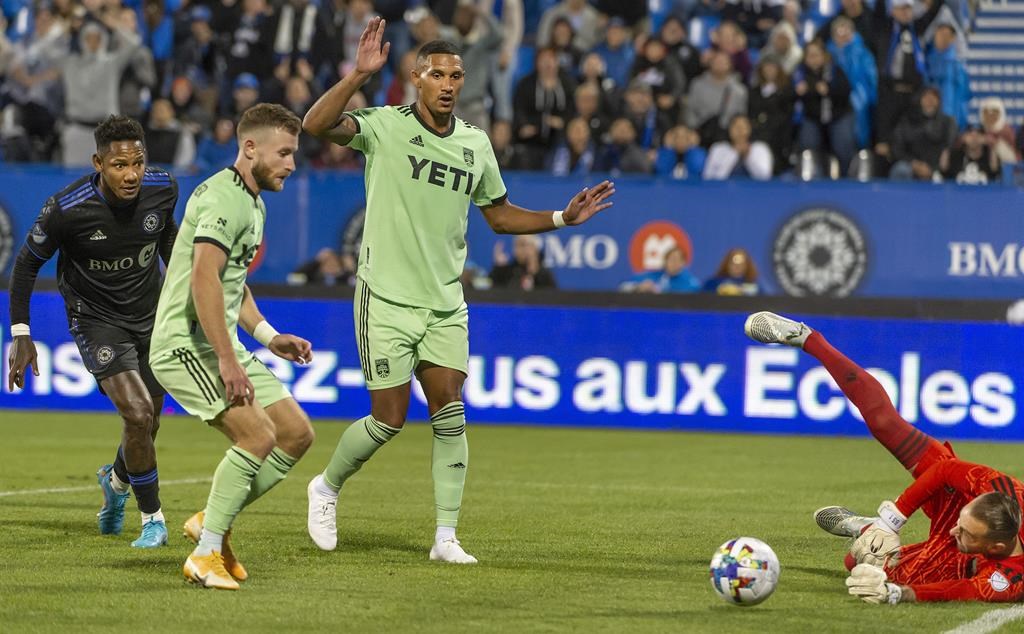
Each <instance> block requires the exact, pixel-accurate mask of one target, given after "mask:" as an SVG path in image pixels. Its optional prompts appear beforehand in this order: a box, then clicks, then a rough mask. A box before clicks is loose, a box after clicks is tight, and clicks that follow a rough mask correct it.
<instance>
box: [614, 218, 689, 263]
mask: <svg viewBox="0 0 1024 634" xmlns="http://www.w3.org/2000/svg"><path fill="white" fill-rule="evenodd" d="M676 247H678V248H679V250H680V251H682V252H683V259H684V260H685V261H686V263H687V264H689V263H690V262H693V244H692V243H691V242H690V236H689V235H688V234H687V233H686V231H684V230H683V228H682V227H680V226H679V225H677V224H676V223H674V222H669V221H667V220H656V221H654V222H648V223H647V224H645V225H644V226H642V227H640V228H639V229H637V230H636V233H634V234H633V237H632V238H630V240H629V265H630V267H631V268H632V269H633V272H634V273H642V272H644V271H656V270H658V269H660V268H661V267H663V266H664V265H665V254H667V253H668V252H669V251H671V250H672V249H674V248H676Z"/></svg>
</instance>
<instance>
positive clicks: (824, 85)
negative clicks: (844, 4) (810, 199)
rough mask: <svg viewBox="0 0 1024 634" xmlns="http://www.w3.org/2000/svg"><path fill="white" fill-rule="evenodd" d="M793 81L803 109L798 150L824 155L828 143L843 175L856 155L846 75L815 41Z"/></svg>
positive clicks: (819, 43) (805, 52)
mask: <svg viewBox="0 0 1024 634" xmlns="http://www.w3.org/2000/svg"><path fill="white" fill-rule="evenodd" d="M794 81H796V88H795V90H796V95H797V99H798V100H799V102H800V104H801V105H802V106H803V121H802V122H801V124H800V131H799V133H798V136H799V146H800V150H801V151H803V150H812V151H814V152H816V153H818V152H823V151H824V150H825V148H826V143H827V147H828V149H829V150H830V151H831V153H832V154H834V155H835V157H836V158H837V159H838V160H839V170H840V173H841V174H846V173H847V172H848V170H849V168H850V160H851V159H852V158H853V155H854V154H855V153H856V151H857V140H856V136H855V131H854V117H853V109H852V108H851V107H850V82H849V80H847V79H846V73H844V72H843V69H841V68H839V67H838V66H836V65H835V64H833V63H832V59H831V57H830V56H829V54H828V52H827V51H825V47H824V45H823V44H822V43H821V42H820V41H817V40H816V41H814V42H811V43H810V44H808V45H807V49H806V50H805V51H804V63H803V64H802V65H801V66H800V70H799V71H798V73H797V75H796V77H794ZM823 171H825V170H823Z"/></svg>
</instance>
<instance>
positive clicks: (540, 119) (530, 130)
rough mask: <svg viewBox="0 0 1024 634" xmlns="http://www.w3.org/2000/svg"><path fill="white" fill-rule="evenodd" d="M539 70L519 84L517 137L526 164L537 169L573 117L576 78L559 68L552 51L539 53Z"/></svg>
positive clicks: (516, 111) (545, 49) (544, 50)
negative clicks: (573, 78) (570, 117)
mask: <svg viewBox="0 0 1024 634" xmlns="http://www.w3.org/2000/svg"><path fill="white" fill-rule="evenodd" d="M535 64H536V70H535V71H534V72H532V73H530V74H529V75H527V76H526V77H524V78H523V79H521V80H520V81H519V85H518V86H516V97H515V119H514V122H513V127H514V128H515V137H516V140H517V142H518V143H520V144H521V145H522V146H523V149H524V152H525V154H526V156H525V157H524V158H525V159H526V160H525V163H526V165H528V166H531V167H533V169H539V168H540V167H541V166H542V165H543V164H544V154H545V153H546V152H547V151H548V150H549V149H551V148H552V147H554V145H555V143H556V142H557V141H558V137H559V134H561V132H562V130H563V129H564V128H565V123H566V120H567V119H568V117H569V115H570V114H572V102H571V101H570V100H571V99H572V95H573V91H574V90H575V88H576V86H575V85H574V84H573V81H572V79H570V78H569V76H568V75H567V74H566V73H565V72H564V71H562V70H561V69H560V68H559V67H558V61H557V58H556V56H555V52H554V51H553V50H552V49H550V48H544V49H540V50H539V51H537V57H536V60H535Z"/></svg>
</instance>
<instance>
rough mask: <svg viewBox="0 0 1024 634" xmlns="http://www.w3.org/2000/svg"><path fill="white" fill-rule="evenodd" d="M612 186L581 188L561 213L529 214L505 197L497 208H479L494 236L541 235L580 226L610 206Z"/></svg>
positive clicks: (491, 206) (613, 189)
mask: <svg viewBox="0 0 1024 634" xmlns="http://www.w3.org/2000/svg"><path fill="white" fill-rule="evenodd" d="M614 193H615V184H614V183H612V182H610V181H603V182H601V183H600V184H598V185H597V186H596V187H594V188H592V189H591V188H588V187H584V188H583V189H582V190H581V191H580V192H579V193H578V194H576V195H575V196H573V197H572V199H571V200H570V201H569V204H568V205H566V207H565V209H564V210H562V211H541V212H537V211H531V210H529V209H524V208H522V207H519V206H518V205H513V204H512V203H510V202H509V200H508V198H507V197H506V198H505V199H504V200H502V201H501V202H499V203H498V204H496V205H486V206H484V207H481V208H480V211H482V212H483V214H484V218H485V219H486V220H487V224H489V225H490V226H491V229H493V230H494V232H495V233H511V234H516V235H520V234H525V233H544V232H546V231H552V230H554V229H558V228H560V227H565V226H575V225H581V224H583V223H584V222H586V221H587V220H590V219H591V218H592V217H594V215H596V214H597V213H598V212H600V211H602V210H604V209H607V208H608V207H611V206H612V202H611V201H610V200H609V198H611V196H612V194H614Z"/></svg>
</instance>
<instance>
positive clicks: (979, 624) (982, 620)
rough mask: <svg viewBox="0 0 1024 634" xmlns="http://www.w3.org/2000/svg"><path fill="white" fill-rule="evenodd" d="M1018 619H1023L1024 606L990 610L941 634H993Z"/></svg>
mask: <svg viewBox="0 0 1024 634" xmlns="http://www.w3.org/2000/svg"><path fill="white" fill-rule="evenodd" d="M1020 619H1024V605H1015V606H1013V607H1012V608H1002V609H1000V610H990V611H988V612H986V613H984V614H982V615H981V616H979V617H978V618H976V619H974V620H973V621H969V622H967V623H964V624H963V625H961V626H960V627H957V628H955V629H952V630H949V631H947V632H943V634H989V632H995V631H996V630H998V629H999V628H1001V627H1002V626H1004V625H1006V624H1007V623H1009V622H1010V621H1017V620H1020Z"/></svg>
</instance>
